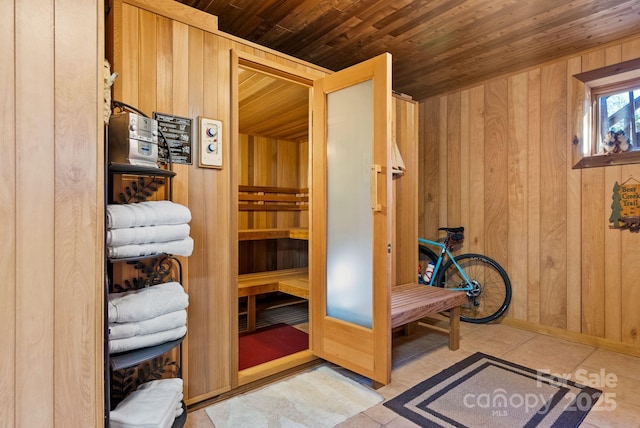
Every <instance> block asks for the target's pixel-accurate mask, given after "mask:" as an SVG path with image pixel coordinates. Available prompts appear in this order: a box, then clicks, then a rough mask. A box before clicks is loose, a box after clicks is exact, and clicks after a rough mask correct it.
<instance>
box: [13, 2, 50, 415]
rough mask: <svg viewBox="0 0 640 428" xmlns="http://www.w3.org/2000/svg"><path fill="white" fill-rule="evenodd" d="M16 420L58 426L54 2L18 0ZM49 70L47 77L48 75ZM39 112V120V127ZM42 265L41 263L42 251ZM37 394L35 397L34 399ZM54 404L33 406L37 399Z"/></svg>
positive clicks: (16, 39)
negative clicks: (21, 0)
mask: <svg viewBox="0 0 640 428" xmlns="http://www.w3.org/2000/svg"><path fill="white" fill-rule="evenodd" d="M15 19H16V34H15V44H16V47H15V49H16V58H15V61H16V62H15V72H16V82H15V83H16V84H15V89H16V93H15V99H16V111H17V114H16V122H15V130H16V139H15V144H16V158H15V159H16V176H17V183H16V199H15V202H14V204H15V208H16V214H17V221H16V231H15V233H16V299H15V304H16V317H17V322H16V345H15V350H16V361H15V372H16V390H15V397H16V398H15V405H16V419H17V420H18V424H19V425H20V424H22V423H23V422H21V421H31V422H32V424H33V425H32V426H40V427H48V426H53V420H54V409H53V403H54V401H55V398H54V384H53V380H54V379H53V373H54V372H53V369H54V361H53V358H51V356H52V355H53V351H54V333H55V331H54V316H55V313H54V310H55V302H54V294H55V289H54V287H52V286H51V285H52V284H54V283H55V282H54V275H55V259H54V256H55V253H54V251H55V230H54V227H55V205H54V197H55V191H56V189H55V185H54V181H55V180H54V178H55V167H54V163H53V162H52V160H53V159H55V144H42V142H43V141H50V142H51V141H52V139H51V136H52V135H53V134H54V132H55V128H54V114H53V112H54V102H55V100H54V87H53V76H54V60H55V58H54V50H53V47H54V39H53V36H54V35H53V32H52V31H33V28H34V27H35V28H43V29H44V28H48V29H52V28H53V25H54V2H53V1H49V2H46V4H43V5H42V7H40V8H38V9H36V10H34V9H33V8H30V7H28V6H27V4H26V3H18V4H17V5H16V15H15ZM43 76H47V77H48V78H47V79H45V78H43ZM33 118H38V126H37V127H34V126H33ZM36 254H37V255H38V257H37V263H38V265H37V266H38V268H37V269H34V268H33V267H34V263H35V262H36V259H34V255H36ZM32 400H33V401H32ZM34 402H41V403H46V404H47V405H44V406H35V407H34V406H33V404H32V403H34Z"/></svg>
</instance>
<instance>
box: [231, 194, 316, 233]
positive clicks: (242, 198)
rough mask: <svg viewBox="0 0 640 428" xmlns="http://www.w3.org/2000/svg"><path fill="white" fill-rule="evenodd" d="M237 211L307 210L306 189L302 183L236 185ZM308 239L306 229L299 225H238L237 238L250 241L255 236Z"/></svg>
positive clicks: (307, 198) (307, 197) (307, 195)
mask: <svg viewBox="0 0 640 428" xmlns="http://www.w3.org/2000/svg"><path fill="white" fill-rule="evenodd" d="M238 210H239V211H250V212H257V211H267V212H277V211H285V212H295V211H308V210H309V189H308V188H306V187H302V188H297V187H270V186H245V185H240V186H238ZM283 238H289V239H302V240H308V239H309V230H308V229H307V228H303V227H284V228H268V229H259V228H252V229H242V228H240V230H239V231H238V240H240V241H253V240H259V239H283Z"/></svg>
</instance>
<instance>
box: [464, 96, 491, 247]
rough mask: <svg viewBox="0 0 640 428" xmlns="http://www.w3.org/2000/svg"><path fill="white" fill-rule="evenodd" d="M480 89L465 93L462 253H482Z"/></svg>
mask: <svg viewBox="0 0 640 428" xmlns="http://www.w3.org/2000/svg"><path fill="white" fill-rule="evenodd" d="M484 98H485V95H484V88H483V87H482V86H476V87H474V88H472V89H471V90H470V91H469V134H470V135H469V138H470V141H469V144H470V147H469V157H470V160H469V192H468V195H469V204H468V207H469V210H470V211H469V223H468V224H464V226H465V246H464V250H465V252H467V251H468V252H478V253H483V252H484V248H485V241H486V240H485V229H484V218H485V211H484V193H485V189H486V186H485V182H484V175H485V174H484V162H481V161H480V160H481V159H484V150H485V149H484V147H485V138H484V130H485V122H484V112H485V102H484Z"/></svg>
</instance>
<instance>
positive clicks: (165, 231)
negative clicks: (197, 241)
mask: <svg viewBox="0 0 640 428" xmlns="http://www.w3.org/2000/svg"><path fill="white" fill-rule="evenodd" d="M190 229H191V228H190V227H189V225H188V224H163V225H160V226H147V227H128V228H126V229H112V230H107V245H108V246H111V247H119V246H122V245H131V244H148V243H151V242H168V241H181V240H183V239H185V238H187V237H188V236H189V232H190Z"/></svg>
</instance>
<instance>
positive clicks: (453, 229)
mask: <svg viewBox="0 0 640 428" xmlns="http://www.w3.org/2000/svg"><path fill="white" fill-rule="evenodd" d="M438 230H443V231H445V232H447V233H460V232H464V227H463V226H460V227H440V228H438Z"/></svg>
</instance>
